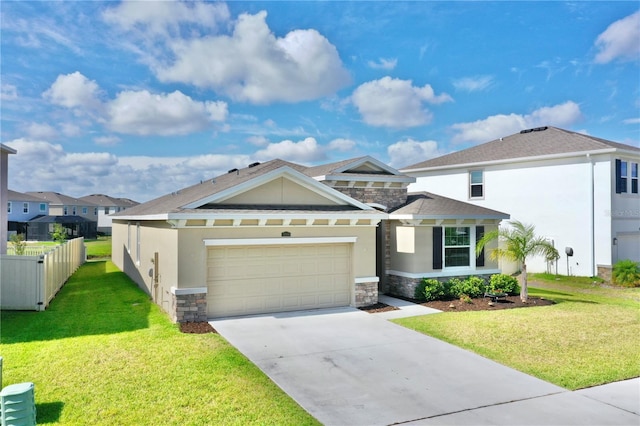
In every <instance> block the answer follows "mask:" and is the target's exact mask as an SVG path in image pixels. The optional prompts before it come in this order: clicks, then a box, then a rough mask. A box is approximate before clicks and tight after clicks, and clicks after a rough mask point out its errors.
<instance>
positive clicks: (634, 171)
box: [629, 163, 638, 194]
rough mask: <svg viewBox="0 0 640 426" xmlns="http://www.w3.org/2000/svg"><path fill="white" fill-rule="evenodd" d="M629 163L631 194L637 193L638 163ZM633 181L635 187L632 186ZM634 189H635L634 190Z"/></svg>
mask: <svg viewBox="0 0 640 426" xmlns="http://www.w3.org/2000/svg"><path fill="white" fill-rule="evenodd" d="M629 164H630V165H631V171H630V175H631V179H630V180H631V188H630V189H631V191H630V193H631V194H637V193H638V163H629ZM634 175H635V176H634ZM634 183H635V188H634ZM634 189H635V191H634Z"/></svg>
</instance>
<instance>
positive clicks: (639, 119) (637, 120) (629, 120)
mask: <svg viewBox="0 0 640 426" xmlns="http://www.w3.org/2000/svg"><path fill="white" fill-rule="evenodd" d="M622 122H623V123H624V124H640V117H636V118H627V119H625V120H622Z"/></svg>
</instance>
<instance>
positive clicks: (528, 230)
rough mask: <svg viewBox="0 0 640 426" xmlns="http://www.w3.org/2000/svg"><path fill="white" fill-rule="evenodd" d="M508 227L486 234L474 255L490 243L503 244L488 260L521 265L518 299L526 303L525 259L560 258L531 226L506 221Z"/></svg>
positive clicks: (493, 251)
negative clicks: (506, 261) (501, 260)
mask: <svg viewBox="0 0 640 426" xmlns="http://www.w3.org/2000/svg"><path fill="white" fill-rule="evenodd" d="M507 224H508V225H509V226H508V227H504V228H503V227H500V228H498V229H495V230H493V231H490V232H487V233H486V234H485V235H484V236H483V237H482V238H481V239H480V241H478V244H477V245H476V253H481V252H482V249H483V248H484V247H485V246H486V245H487V244H488V243H489V242H491V241H494V240H496V239H497V240H499V241H501V242H503V243H504V245H503V246H502V247H500V245H499V246H498V248H495V249H493V250H491V252H490V253H489V258H490V259H492V260H498V259H501V258H504V259H509V260H513V261H517V262H519V263H520V264H521V265H522V286H521V287H520V299H522V301H523V302H525V303H526V302H527V299H528V298H529V294H528V289H527V258H529V257H530V256H537V255H543V256H545V257H546V258H547V259H552V258H553V259H557V258H559V257H560V255H559V254H558V250H556V248H555V247H554V246H553V245H552V244H551V243H550V242H549V241H547V240H546V239H544V238H543V237H538V236H536V235H535V227H534V226H533V225H528V224H524V223H522V222H519V221H517V220H512V221H508V222H507Z"/></svg>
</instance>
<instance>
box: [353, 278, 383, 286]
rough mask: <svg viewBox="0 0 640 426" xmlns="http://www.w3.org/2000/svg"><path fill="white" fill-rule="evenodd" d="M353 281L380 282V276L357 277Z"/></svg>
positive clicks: (358, 282) (360, 282) (357, 282)
mask: <svg viewBox="0 0 640 426" xmlns="http://www.w3.org/2000/svg"><path fill="white" fill-rule="evenodd" d="M353 281H354V282H355V283H356V284H362V283H377V282H380V278H379V277H356V278H355V279H354V280H353Z"/></svg>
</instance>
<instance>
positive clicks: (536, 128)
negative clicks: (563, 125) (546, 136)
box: [520, 126, 549, 133]
mask: <svg viewBox="0 0 640 426" xmlns="http://www.w3.org/2000/svg"><path fill="white" fill-rule="evenodd" d="M548 128H549V127H548V126H544V127H534V128H533V129H526V130H520V133H531V132H542V131H545V130H547V129H548Z"/></svg>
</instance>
